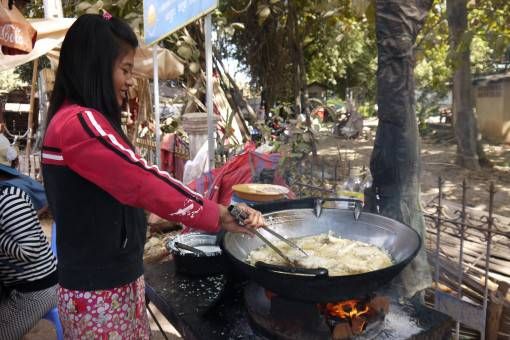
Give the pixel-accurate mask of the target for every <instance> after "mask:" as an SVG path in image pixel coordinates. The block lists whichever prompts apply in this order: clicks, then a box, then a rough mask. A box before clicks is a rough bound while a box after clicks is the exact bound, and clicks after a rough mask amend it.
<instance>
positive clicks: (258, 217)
mask: <svg viewBox="0 0 510 340" xmlns="http://www.w3.org/2000/svg"><path fill="white" fill-rule="evenodd" d="M237 207H238V208H240V209H241V210H242V211H244V212H245V213H246V214H247V215H248V217H247V218H246V219H245V220H244V226H241V225H239V223H237V220H236V219H235V218H234V217H233V216H232V215H231V214H230V212H229V211H228V208H227V207H225V206H223V205H220V225H221V228H223V229H224V230H226V231H230V232H234V233H244V234H248V235H253V233H252V232H251V229H256V228H260V227H262V226H265V225H266V221H265V220H264V217H263V216H262V213H261V212H260V211H257V210H255V209H253V208H250V207H249V206H247V205H246V204H244V203H241V204H238V205H237Z"/></svg>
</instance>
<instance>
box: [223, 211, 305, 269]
mask: <svg viewBox="0 0 510 340" xmlns="http://www.w3.org/2000/svg"><path fill="white" fill-rule="evenodd" d="M228 211H229V212H230V214H231V215H232V216H234V218H235V219H236V220H237V223H239V225H244V220H246V219H247V218H248V214H246V213H245V212H244V211H243V210H242V209H240V208H239V207H237V206H235V205H230V206H229V207H228ZM261 228H262V229H264V230H265V231H267V232H268V233H270V234H271V235H273V236H275V237H276V238H277V239H279V240H281V241H283V242H285V243H286V244H288V245H289V246H290V247H291V248H294V249H296V250H298V251H300V252H301V253H302V254H303V255H304V256H308V254H307V253H306V252H305V251H304V250H303V249H301V248H300V247H299V246H298V245H297V244H296V243H294V242H292V241H290V240H288V239H286V238H285V237H283V236H282V235H280V234H278V233H277V232H275V231H274V230H271V229H269V228H268V227H266V226H262V227H261ZM252 232H253V233H254V234H255V235H256V236H257V237H258V238H260V239H261V240H262V241H263V242H264V243H265V244H267V245H268V246H269V247H270V248H271V249H273V250H274V251H275V252H276V253H277V254H278V255H279V256H280V257H282V258H283V259H284V260H285V261H286V262H287V263H289V264H290V265H291V266H293V267H294V266H295V264H294V261H291V260H290V259H289V258H288V257H287V256H286V255H285V254H284V253H283V252H282V251H281V250H280V249H278V247H276V246H275V245H274V244H273V243H271V241H269V240H268V239H267V238H265V237H264V236H262V234H261V233H259V232H258V231H257V230H255V229H253V230H252Z"/></svg>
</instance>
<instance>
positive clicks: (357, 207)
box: [314, 197, 363, 221]
mask: <svg viewBox="0 0 510 340" xmlns="http://www.w3.org/2000/svg"><path fill="white" fill-rule="evenodd" d="M327 201H329V202H349V203H354V209H353V212H354V220H355V221H357V220H359V217H360V215H361V210H362V208H363V201H362V200H359V199H357V198H340V197H333V198H316V199H315V207H314V212H315V216H317V217H320V215H321V213H322V205H323V204H324V202H327Z"/></svg>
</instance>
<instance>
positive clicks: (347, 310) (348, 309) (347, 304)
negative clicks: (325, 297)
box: [326, 300, 370, 319]
mask: <svg viewBox="0 0 510 340" xmlns="http://www.w3.org/2000/svg"><path fill="white" fill-rule="evenodd" d="M361 305H362V307H361V306H360V303H359V300H347V301H342V302H339V303H328V304H326V310H327V311H328V312H329V314H330V315H332V316H337V317H339V318H342V319H353V318H356V317H359V316H361V315H363V314H366V313H368V311H369V310H370V308H369V307H368V305H366V304H361ZM360 307H361V308H360ZM358 308H360V309H359V310H358Z"/></svg>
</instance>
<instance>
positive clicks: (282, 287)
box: [223, 199, 421, 302]
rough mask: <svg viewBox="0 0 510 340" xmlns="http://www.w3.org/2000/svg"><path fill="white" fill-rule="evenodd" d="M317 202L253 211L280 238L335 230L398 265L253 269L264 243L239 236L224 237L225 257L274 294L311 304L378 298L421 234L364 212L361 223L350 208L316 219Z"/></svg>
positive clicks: (415, 250) (273, 205) (414, 251)
mask: <svg viewBox="0 0 510 340" xmlns="http://www.w3.org/2000/svg"><path fill="white" fill-rule="evenodd" d="M316 203H317V202H316V199H303V200H296V201H282V202H281V203H279V202H276V203H271V204H269V203H266V204H260V205H255V206H254V208H255V209H257V210H259V211H261V212H263V213H264V217H265V218H266V220H267V221H269V222H270V225H269V227H270V228H271V229H273V230H274V231H276V232H278V233H280V234H285V235H287V236H288V237H292V238H297V237H304V236H311V235H317V234H322V233H328V232H329V231H330V230H331V231H332V232H333V233H335V234H336V235H338V236H341V237H343V238H347V239H351V240H356V241H362V242H366V243H369V244H373V245H376V246H378V247H380V248H383V249H385V250H386V251H387V252H388V254H389V255H390V256H391V258H392V260H393V265H392V266H389V267H387V268H383V269H379V270H375V271H371V272H367V273H362V274H354V275H345V276H330V275H329V274H325V273H324V271H323V270H322V271H319V269H312V271H311V272H305V273H301V272H300V273H298V272H296V268H292V267H288V266H268V265H267V264H260V263H258V264H256V265H251V264H249V263H247V262H246V259H247V258H248V255H249V254H250V253H251V251H252V250H255V249H257V248H259V247H261V246H262V245H263V244H264V243H263V241H261V240H260V239H258V238H250V237H246V236H244V235H242V234H234V233H226V235H225V238H224V240H223V249H224V250H225V253H226V254H227V255H228V257H229V259H231V260H232V263H233V264H234V266H235V267H236V268H237V269H238V270H239V271H240V272H242V273H244V274H245V275H246V276H248V278H250V279H251V280H253V281H255V282H257V283H258V284H260V285H261V286H262V287H264V288H266V289H268V290H270V291H272V292H273V293H275V294H278V295H281V296H284V297H288V298H292V299H297V300H302V301H307V302H332V301H340V300H345V299H351V298H358V297H359V298H362V297H364V296H365V295H366V294H370V293H373V292H374V291H375V290H377V289H378V288H380V287H381V286H383V285H384V284H386V283H388V282H389V281H390V280H391V279H392V278H394V277H395V276H396V275H397V274H398V273H400V271H401V270H402V269H403V268H404V267H405V266H406V265H407V264H408V263H409V262H410V261H411V260H412V259H413V258H414V257H415V256H416V254H417V253H418V250H419V249H420V246H421V238H420V236H419V234H418V233H417V232H416V231H415V230H413V229H412V228H411V227H409V226H407V225H405V224H403V223H400V222H398V221H395V220H392V219H389V218H387V217H383V216H380V215H376V214H371V213H367V212H363V213H361V215H359V219H358V220H357V221H356V220H355V218H354V214H353V211H351V210H349V209H331V208H323V209H322V213H321V214H320V217H317V216H316V215H315V213H314V209H315V206H316ZM261 233H264V231H261ZM313 271H315V272H313Z"/></svg>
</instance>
